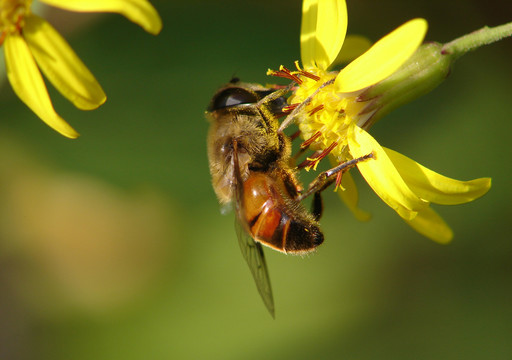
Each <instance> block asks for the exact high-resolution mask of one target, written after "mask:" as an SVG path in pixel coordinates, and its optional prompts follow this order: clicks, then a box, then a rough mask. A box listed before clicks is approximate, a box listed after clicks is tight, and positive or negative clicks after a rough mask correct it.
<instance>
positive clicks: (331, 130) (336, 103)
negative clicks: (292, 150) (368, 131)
mask: <svg viewBox="0 0 512 360" xmlns="http://www.w3.org/2000/svg"><path fill="white" fill-rule="evenodd" d="M295 65H296V66H297V71H290V70H288V69H286V68H284V67H281V68H280V69H279V71H269V73H268V74H270V75H274V76H280V77H285V78H288V79H291V80H293V81H295V82H296V83H297V85H298V87H297V89H296V90H294V92H293V94H292V95H291V96H290V98H289V103H290V106H289V108H290V109H293V108H294V107H297V106H298V104H301V103H303V102H304V101H308V103H307V105H306V107H305V111H302V115H301V116H300V117H299V121H298V127H299V130H300V132H301V136H302V138H303V139H304V140H305V141H304V143H303V144H302V146H301V147H302V148H305V147H308V146H309V147H310V148H311V149H312V150H316V151H317V154H316V155H314V156H313V157H312V158H308V161H309V163H308V165H306V169H309V168H316V165H317V164H318V162H319V161H320V160H321V159H322V158H324V157H325V156H327V155H328V154H330V155H333V156H334V157H335V158H336V159H337V160H338V161H339V162H344V161H346V160H350V155H349V154H348V152H347V151H346V147H347V132H348V129H349V127H350V126H351V125H353V124H357V123H358V120H359V118H360V116H359V113H360V111H361V110H362V108H363V107H364V105H365V104H364V103H362V102H358V101H357V96H358V95H359V92H358V93H350V94H340V93H337V92H336V91H335V87H334V85H333V82H334V81H333V80H334V79H335V78H336V75H337V74H338V73H337V72H328V71H325V70H322V69H318V68H312V69H308V70H307V71H306V70H302V69H300V67H299V66H298V63H297V62H296V64H295Z"/></svg>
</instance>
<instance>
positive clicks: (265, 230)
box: [242, 172, 323, 253]
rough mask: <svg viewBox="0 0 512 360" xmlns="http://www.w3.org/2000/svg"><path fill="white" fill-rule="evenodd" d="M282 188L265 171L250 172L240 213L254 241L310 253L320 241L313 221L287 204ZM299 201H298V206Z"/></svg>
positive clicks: (245, 184) (321, 239) (273, 246)
mask: <svg viewBox="0 0 512 360" xmlns="http://www.w3.org/2000/svg"><path fill="white" fill-rule="evenodd" d="M285 196H286V195H285V193H284V189H282V190H280V189H279V184H278V183H277V182H276V181H275V180H274V179H273V178H271V177H270V176H268V175H265V174H264V173H258V172H254V173H251V175H250V176H249V178H248V179H247V180H246V181H245V182H244V184H243V204H242V216H243V220H245V221H246V223H247V228H248V230H249V233H250V235H251V236H252V237H253V239H254V240H256V241H259V242H261V243H262V244H264V245H267V246H270V247H272V248H274V249H276V250H279V251H282V252H292V253H293V252H296V253H301V252H309V251H312V250H314V249H315V248H316V247H317V246H318V245H320V244H321V243H322V242H323V234H322V232H321V231H320V229H319V227H318V225H317V223H316V222H314V221H313V220H312V219H306V218H304V216H303V215H302V214H301V213H300V212H299V211H298V210H297V209H294V208H292V206H290V202H291V201H293V199H285V198H284V197H285ZM299 206H300V204H297V206H296V208H298V207H299Z"/></svg>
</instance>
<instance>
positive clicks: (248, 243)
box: [235, 219, 275, 317]
mask: <svg viewBox="0 0 512 360" xmlns="http://www.w3.org/2000/svg"><path fill="white" fill-rule="evenodd" d="M235 228H236V235H237V237H238V244H239V245H240V250H241V251H242V255H243V256H244V259H245V261H247V264H248V265H249V269H251V273H252V276H253V277H254V281H255V282H256V287H257V288H258V291H259V293H260V295H261V298H262V299H263V302H264V303H265V306H266V307H267V309H268V311H269V312H270V314H271V315H272V317H275V312H274V297H273V296H272V287H271V286H270V277H269V275H268V269H267V263H266V261H265V255H264V254H263V248H262V246H261V244H260V243H257V242H255V241H254V240H253V239H252V237H251V236H250V235H249V234H248V233H247V231H245V229H244V228H243V226H242V224H241V222H240V221H238V219H237V221H236V222H235Z"/></svg>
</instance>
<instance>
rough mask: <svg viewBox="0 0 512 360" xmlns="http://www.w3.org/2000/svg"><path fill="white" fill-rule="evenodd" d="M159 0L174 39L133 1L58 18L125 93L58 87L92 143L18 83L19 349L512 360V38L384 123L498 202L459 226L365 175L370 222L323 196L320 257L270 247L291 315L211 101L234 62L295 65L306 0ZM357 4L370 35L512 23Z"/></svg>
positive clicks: (421, 7)
mask: <svg viewBox="0 0 512 360" xmlns="http://www.w3.org/2000/svg"><path fill="white" fill-rule="evenodd" d="M152 3H153V4H154V6H155V7H156V8H157V9H158V11H159V12H160V15H161V16H162V19H163V22H164V27H163V30H162V32H161V34H160V35H159V36H157V37H153V36H151V35H149V34H147V33H145V32H144V31H142V30H141V29H140V28H139V27H137V26H135V25H134V24H132V23H130V22H129V21H127V20H126V19H124V18H122V17H121V16H117V15H107V16H102V17H99V18H95V17H91V16H89V15H84V14H71V13H67V12H60V11H57V12H53V13H51V14H49V15H48V16H49V19H50V21H51V22H52V23H53V24H54V26H56V27H57V28H58V29H59V30H61V32H62V33H63V34H64V36H65V37H66V38H67V39H68V41H69V42H70V44H71V46H72V47H73V48H74V49H75V51H76V52H77V53H78V54H79V56H80V57H81V59H82V60H83V61H84V62H85V63H86V64H87V65H88V66H89V68H90V69H91V71H92V72H93V73H94V74H95V76H96V77H97V79H98V80H99V81H100V83H101V84H102V86H103V87H104V89H105V91H106V93H107V96H108V101H107V103H106V104H105V105H104V106H102V107H101V108H100V109H98V110H96V111H93V112H81V111H79V110H76V109H74V108H73V107H72V106H71V105H70V104H69V103H67V102H66V101H65V100H64V99H63V98H62V97H61V96H60V95H59V94H57V93H56V92H55V91H53V90H52V89H50V90H51V91H52V99H53V101H54V104H55V107H56V109H57V111H58V112H59V113H60V114H61V115H62V116H63V117H64V118H65V119H66V120H67V121H68V122H69V123H70V124H71V125H72V126H73V127H74V128H75V129H76V130H78V131H79V132H80V133H81V137H80V138H79V139H78V140H68V139H65V138H64V137H62V136H60V135H58V134H57V133H56V132H54V131H53V130H51V129H50V128H48V127H47V126H46V125H44V124H43V123H42V122H41V121H40V120H39V119H38V118H36V116H35V115H34V114H33V113H31V112H30V111H29V110H28V108H26V107H25V106H24V105H23V104H22V103H21V102H20V101H19V100H18V99H17V98H16V97H15V96H14V94H13V92H12V90H11V88H10V86H9V85H8V84H7V83H4V86H3V87H2V89H1V90H0V116H1V119H2V121H1V123H0V358H1V359H52V360H58V359H75V360H80V359H115V358H118V359H124V360H132V359H133V360H135V359H288V358H289V359H313V358H315V359H434V358H437V359H456V358H457V359H462V358H463V359H510V358H512V306H511V304H512V277H511V276H512V261H511V260H512V241H511V230H512V228H511V225H510V224H511V215H512V202H511V200H512V196H511V195H512V191H511V190H510V175H511V173H512V172H511V165H510V156H511V155H512V152H511V150H510V134H511V130H512V126H511V118H512V101H511V94H512V92H511V85H510V84H511V80H512V69H511V67H510V59H511V58H512V43H511V41H510V39H508V40H505V41H502V42H500V43H498V44H494V45H491V46H487V47H485V48H482V49H480V50H478V51H476V52H474V53H471V54H468V55H466V56H465V57H463V58H461V59H460V60H459V61H458V63H457V64H456V66H455V68H454V71H453V72H452V74H451V76H450V77H449V79H448V80H447V81H446V82H445V83H443V84H442V85H441V86H440V87H439V88H437V89H436V90H435V91H434V92H432V93H430V94H428V95H427V96H425V97H423V98H421V99H419V100H417V101H416V102H414V103H412V104H409V105H407V106H405V107H403V108H402V109H399V110H397V111H395V112H393V113H391V114H390V115H388V116H387V117H386V118H385V119H383V120H381V121H380V122H379V123H378V124H377V125H376V126H375V127H374V128H373V134H374V136H375V137H376V138H377V139H378V140H379V141H380V143H381V144H383V145H384V146H387V147H390V148H393V149H395V150H398V151H400V152H402V153H404V154H406V155H408V156H410V157H412V158H413V159H415V160H417V161H418V162H420V163H422V164H424V165H426V166H428V167H430V168H432V169H434V170H436V171H438V172H440V173H442V174H444V175H447V176H450V177H454V178H458V179H461V180H469V179H473V178H478V177H484V176H490V177H492V178H493V187H492V189H491V191H490V192H489V193H488V194H487V195H486V196H484V197H483V198H482V199H479V200H477V201H475V202H473V203H470V204H467V205H463V206H455V207H436V210H438V211H439V213H440V214H441V215H443V216H444V218H445V219H446V221H447V222H448V223H449V224H450V225H451V226H452V228H453V230H454V232H455V239H454V241H453V243H452V244H450V245H448V246H441V245H438V244H436V243H433V242H431V241H430V240H428V239H426V238H423V237H422V236H420V235H418V234H417V233H415V232H414V231H413V230H411V229H410V228H409V227H408V226H407V225H406V224H405V223H404V222H403V221H401V220H400V218H399V217H398V216H396V214H395V213H394V212H393V211H392V210H390V209H389V208H387V207H386V206H385V205H384V204H383V203H382V202H381V201H380V199H379V198H378V197H377V196H376V195H375V194H373V192H372V191H371V190H370V189H369V188H368V186H367V185H366V184H365V183H364V182H363V181H361V179H360V177H359V176H357V180H358V181H359V184H360V187H359V188H360V193H361V202H362V204H361V206H362V207H363V208H364V209H366V210H369V211H371V212H372V214H373V219H372V220H371V221H370V222H368V223H360V222H358V221H357V220H355V219H354V218H353V216H352V215H351V214H350V213H349V211H348V210H347V209H346V208H345V207H344V205H343V204H341V203H340V202H339V200H338V198H337V196H335V195H334V194H332V193H331V192H330V191H327V192H326V196H325V202H326V205H325V206H326V211H325V216H324V218H323V219H322V227H323V230H324V233H325V237H326V241H325V244H324V245H322V246H321V247H320V248H319V250H318V251H317V252H316V253H315V254H313V255H310V256H307V257H305V258H301V257H293V256H285V255H282V254H279V253H277V252H273V251H266V255H267V261H268V265H269V268H270V273H271V278H272V284H273V288H274V296H275V301H276V319H275V320H273V319H272V318H271V317H270V316H269V314H268V313H267V311H266V309H265V307H264V305H263V303H262V301H261V299H260V298H259V295H258V293H257V291H256V288H255V286H254V283H253V280H252V277H251V275H250V273H249V270H248V268H247V266H246V264H245V262H244V260H243V259H242V256H241V254H240V250H239V248H238V244H237V241H236V237H235V231H234V228H233V215H232V214H228V215H227V216H222V215H221V214H220V213H219V207H218V204H217V201H216V198H215V196H214V193H213V191H212V189H211V185H210V179H209V173H208V166H207V158H206V133H207V128H208V124H207V122H206V120H205V119H204V110H205V108H206V106H207V104H208V102H209V100H210V98H211V96H212V94H213V92H214V91H215V90H216V89H217V88H218V87H219V86H220V85H222V84H223V83H225V82H227V81H228V80H229V79H230V78H231V76H233V75H236V76H238V77H240V78H242V79H243V80H245V81H252V82H260V83H266V82H272V80H273V79H270V78H268V77H266V76H265V72H266V70H267V68H269V67H271V68H277V67H278V66H279V65H280V64H284V65H287V66H288V67H291V66H293V61H294V60H297V59H298V57H299V41H298V38H299V27H300V8H301V3H300V1H298V0H296V1H291V0H286V1H284V0H282V1H266V0H264V1H257V2H256V1H254V2H240V1H234V0H233V1H231V0H229V1H228V0H220V1H206V0H205V1H198V0H192V1H188V2H183V1H164V0H161V1H158V0H153V1H152ZM348 10H349V33H357V34H364V35H366V36H368V37H369V38H370V39H372V40H374V41H375V40H377V39H379V38H380V37H381V36H383V35H384V34H386V33H388V32H389V31H391V30H393V29H394V28H395V27H397V26H398V25H400V24H402V23H403V22H405V21H407V20H409V19H411V18H413V17H424V18H426V19H427V20H428V21H429V24H430V29H429V33H428V34H427V40H436V41H440V42H447V41H450V40H452V39H454V38H456V37H458V36H460V35H463V34H465V33H468V32H470V31H473V30H476V29H478V28H480V27H482V26H484V25H489V26H495V25H499V24H501V23H505V22H508V21H510V20H511V18H512V16H511V15H512V5H511V4H510V2H508V1H504V0H489V1H485V2H482V1H477V0H474V1H469V0H455V1H451V2H446V1H441V0H434V1H427V0H420V1H414V2H409V1H407V2H406V1H399V0H385V1H370V0H353V1H348ZM84 20H85V21H86V22H85V23H84V24H80V21H84ZM79 25H80V26H79ZM77 26H78V27H79V28H78V29H74V28H75V27H77Z"/></svg>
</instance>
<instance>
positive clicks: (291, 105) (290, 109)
mask: <svg viewBox="0 0 512 360" xmlns="http://www.w3.org/2000/svg"><path fill="white" fill-rule="evenodd" d="M299 105H300V103H295V104H290V105H287V106H285V107H283V109H282V110H281V111H282V112H284V113H289V112H292V111H293V109H295V108H296V107H297V106H299Z"/></svg>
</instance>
